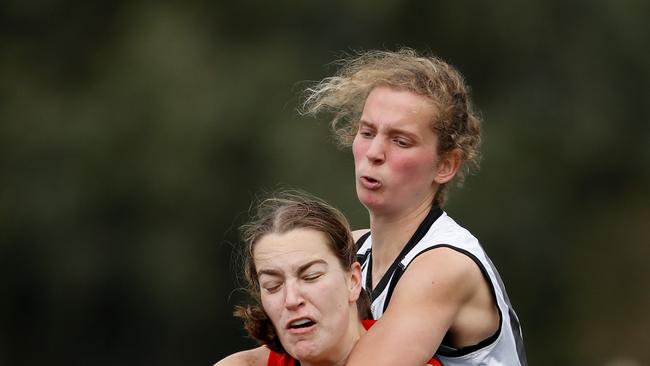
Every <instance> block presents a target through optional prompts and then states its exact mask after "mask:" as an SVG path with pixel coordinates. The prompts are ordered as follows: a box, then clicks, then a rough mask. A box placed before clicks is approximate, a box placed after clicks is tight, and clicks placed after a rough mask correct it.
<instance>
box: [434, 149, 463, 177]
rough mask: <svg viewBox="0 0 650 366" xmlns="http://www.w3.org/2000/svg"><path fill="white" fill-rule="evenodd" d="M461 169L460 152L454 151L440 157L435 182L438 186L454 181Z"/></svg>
mask: <svg viewBox="0 0 650 366" xmlns="http://www.w3.org/2000/svg"><path fill="white" fill-rule="evenodd" d="M459 168H460V150H459V149H454V150H452V151H450V152H448V153H446V154H445V155H442V156H440V160H438V164H437V165H436V169H437V171H436V176H435V177H434V181H435V182H436V183H438V184H445V183H447V182H449V181H450V180H452V179H453V178H454V176H455V175H456V173H457V172H458V169H459Z"/></svg>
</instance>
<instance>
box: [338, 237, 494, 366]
mask: <svg viewBox="0 0 650 366" xmlns="http://www.w3.org/2000/svg"><path fill="white" fill-rule="evenodd" d="M481 286H484V287H485V288H487V285H486V284H485V281H484V279H483V277H482V274H481V272H480V270H479V268H478V267H477V266H476V264H475V263H474V262H473V261H472V260H471V259H470V258H469V257H467V256H465V255H463V254H460V253H458V252H456V251H454V250H452V249H449V248H437V249H433V250H431V251H429V252H426V253H423V254H422V255H420V256H419V257H418V258H416V259H415V260H414V261H413V262H412V263H411V265H410V266H409V268H408V270H407V271H406V272H405V273H404V275H403V276H402V278H401V279H400V281H399V284H398V285H397V287H396V288H395V292H394V293H393V296H392V297H391V300H390V304H389V306H388V308H387V310H386V312H385V313H384V315H383V316H382V317H381V319H380V320H379V321H378V322H377V323H376V324H375V325H374V326H373V327H372V328H371V329H370V330H369V331H368V333H366V335H365V336H363V337H361V340H360V341H359V343H358V344H357V346H356V347H355V348H354V350H353V352H352V354H351V356H350V358H349V360H348V363H347V366H362V365H374V366H383V365H386V366H389V365H404V366H421V365H423V364H425V363H426V362H427V361H428V360H429V359H430V358H431V357H432V355H433V354H434V353H435V351H436V350H437V349H438V347H439V345H440V343H441V342H442V339H443V338H444V336H445V334H446V333H447V331H448V330H450V329H452V328H453V327H454V325H455V324H456V323H457V322H458V317H459V314H461V313H463V312H464V309H465V308H466V307H471V306H473V305H472V302H474V301H475V300H474V298H475V293H477V292H478V289H479V288H480V287H481ZM490 310H491V309H488V311H490Z"/></svg>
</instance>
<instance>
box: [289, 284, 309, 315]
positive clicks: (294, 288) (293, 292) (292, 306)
mask: <svg viewBox="0 0 650 366" xmlns="http://www.w3.org/2000/svg"><path fill="white" fill-rule="evenodd" d="M284 288H285V291H286V293H285V296H284V306H285V307H286V308H287V309H289V310H296V309H298V308H299V307H300V306H302V305H303V304H304V303H305V299H304V297H303V296H302V291H301V289H300V285H299V284H298V283H297V282H296V281H287V282H286V284H285V287H284Z"/></svg>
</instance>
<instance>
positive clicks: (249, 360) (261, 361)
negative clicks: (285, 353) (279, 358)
mask: <svg viewBox="0 0 650 366" xmlns="http://www.w3.org/2000/svg"><path fill="white" fill-rule="evenodd" d="M269 352H270V351H269V349H268V348H266V347H264V346H262V347H257V348H253V349H249V350H246V351H241V352H237V353H234V354H232V355H230V356H228V357H226V358H224V359H222V360H221V361H219V362H217V363H216V364H214V366H266V362H267V360H268V358H269Z"/></svg>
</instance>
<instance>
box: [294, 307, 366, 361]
mask: <svg viewBox="0 0 650 366" xmlns="http://www.w3.org/2000/svg"><path fill="white" fill-rule="evenodd" d="M354 311H355V313H354V316H352V317H351V319H350V322H349V326H348V331H347V332H346V334H345V335H343V336H342V337H341V338H340V339H339V340H338V344H340V345H341V348H340V349H338V352H330V353H329V354H328V355H327V356H328V357H327V358H326V359H324V360H319V361H307V360H301V361H300V364H301V365H303V366H344V365H345V364H346V363H347V361H348V358H349V357H350V353H352V349H353V348H354V346H355V345H356V344H357V342H358V341H359V338H361V336H362V335H363V334H365V333H366V328H364V327H363V324H361V320H360V319H359V317H358V316H357V314H356V308H355V309H354Z"/></svg>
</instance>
